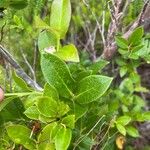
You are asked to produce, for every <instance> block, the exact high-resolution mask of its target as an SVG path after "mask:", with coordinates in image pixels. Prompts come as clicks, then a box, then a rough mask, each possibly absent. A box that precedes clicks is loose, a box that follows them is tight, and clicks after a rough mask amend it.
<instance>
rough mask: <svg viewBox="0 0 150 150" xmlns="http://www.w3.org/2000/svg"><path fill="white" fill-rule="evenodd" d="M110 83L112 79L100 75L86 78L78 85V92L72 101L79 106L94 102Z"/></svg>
mask: <svg viewBox="0 0 150 150" xmlns="http://www.w3.org/2000/svg"><path fill="white" fill-rule="evenodd" d="M111 82H112V78H110V77H106V76H101V75H91V76H88V77H86V78H84V79H82V80H81V81H80V82H79V83H78V91H77V94H76V96H75V97H74V98H73V99H74V100H75V101H77V102H78V103H80V104H85V103H90V102H92V101H95V100H97V99H98V98H100V97H101V96H102V95H103V94H104V93H105V92H106V91H107V89H108V88H109V86H110V84H111Z"/></svg>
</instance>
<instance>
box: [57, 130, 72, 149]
mask: <svg viewBox="0 0 150 150" xmlns="http://www.w3.org/2000/svg"><path fill="white" fill-rule="evenodd" d="M71 137H72V131H71V129H69V128H66V127H61V128H60V130H59V131H58V132H57V135H56V137H55V147H56V150H67V149H68V147H69V144H70V141H71Z"/></svg>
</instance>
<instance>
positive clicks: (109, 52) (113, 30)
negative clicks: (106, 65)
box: [101, 0, 150, 60]
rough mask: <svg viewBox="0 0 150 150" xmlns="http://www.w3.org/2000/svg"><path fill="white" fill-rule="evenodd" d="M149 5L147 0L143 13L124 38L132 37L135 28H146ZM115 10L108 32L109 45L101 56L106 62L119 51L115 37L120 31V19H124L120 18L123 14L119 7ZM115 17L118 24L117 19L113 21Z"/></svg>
mask: <svg viewBox="0 0 150 150" xmlns="http://www.w3.org/2000/svg"><path fill="white" fill-rule="evenodd" d="M149 3H150V1H149V0H147V1H146V2H145V4H144V6H143V9H142V11H141V13H140V14H139V16H138V17H137V19H136V20H135V22H134V23H133V24H132V26H131V27H130V28H129V30H128V31H127V32H126V33H124V35H123V37H124V38H128V37H129V36H130V35H131V33H132V32H133V30H134V29H135V28H137V27H138V26H140V25H143V26H144V24H143V22H144V18H143V16H144V13H145V12H146V10H147V8H148V6H149ZM125 7H126V6H125ZM115 8H116V9H115V12H112V13H113V14H112V16H113V17H112V22H111V23H110V27H109V30H108V35H107V41H106V43H107V45H106V47H105V48H104V51H103V53H102V55H101V58H103V59H106V60H110V59H112V57H113V56H114V54H115V53H116V51H117V45H116V43H115V41H114V36H115V33H116V32H117V31H118V26H117V23H118V21H120V18H121V19H122V17H121V16H120V14H122V13H121V12H119V11H118V9H119V5H117V6H116V7H115ZM114 17H115V18H117V23H116V19H115V20H114V19H113V18H114Z"/></svg>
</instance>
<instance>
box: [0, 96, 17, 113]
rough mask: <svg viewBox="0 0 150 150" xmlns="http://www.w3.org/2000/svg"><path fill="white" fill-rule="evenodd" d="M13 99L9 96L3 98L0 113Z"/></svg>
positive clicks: (0, 103)
mask: <svg viewBox="0 0 150 150" xmlns="http://www.w3.org/2000/svg"><path fill="white" fill-rule="evenodd" d="M15 98H16V97H14V96H11V97H8V98H5V99H4V100H3V101H1V102H0V111H2V110H3V109H4V108H5V107H6V106H7V104H9V103H10V102H11V101H12V100H14V99H15Z"/></svg>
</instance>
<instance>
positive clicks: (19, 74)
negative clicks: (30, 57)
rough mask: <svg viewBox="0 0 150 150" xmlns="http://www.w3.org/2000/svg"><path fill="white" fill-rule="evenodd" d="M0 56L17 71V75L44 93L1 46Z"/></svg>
mask: <svg viewBox="0 0 150 150" xmlns="http://www.w3.org/2000/svg"><path fill="white" fill-rule="evenodd" d="M0 54H1V55H2V56H3V58H4V59H5V60H6V61H7V62H9V63H10V64H11V66H12V67H13V68H14V69H15V70H16V73H17V75H18V76H20V77H21V78H23V79H24V80H25V81H26V83H27V84H28V85H30V86H31V87H32V88H34V89H35V90H37V91H42V88H41V87H40V86H39V85H38V84H37V83H36V82H35V81H33V80H32V79H31V78H30V77H29V76H28V75H27V74H26V73H25V72H24V70H23V69H22V67H21V66H20V65H19V64H18V63H17V62H16V60H15V59H14V58H13V57H12V56H11V54H10V53H9V52H8V51H7V50H6V49H5V48H4V47H2V46H1V45H0Z"/></svg>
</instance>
